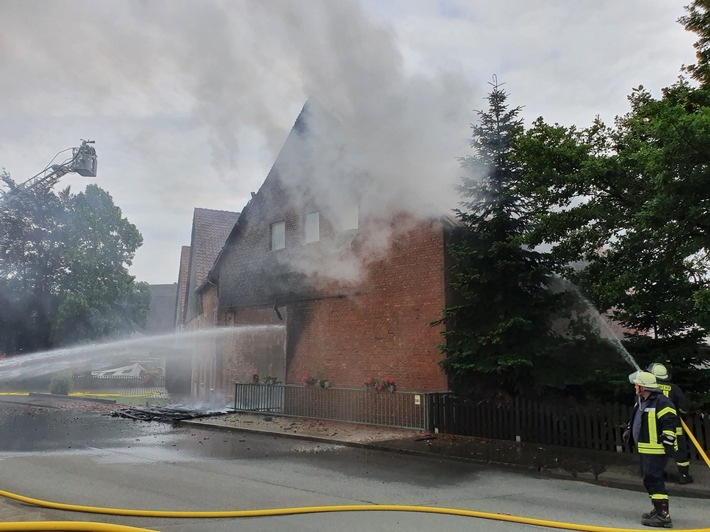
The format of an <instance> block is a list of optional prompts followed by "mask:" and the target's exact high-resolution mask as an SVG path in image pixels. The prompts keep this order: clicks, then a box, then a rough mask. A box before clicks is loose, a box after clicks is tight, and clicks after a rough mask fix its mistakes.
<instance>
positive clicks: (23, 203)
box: [0, 173, 150, 354]
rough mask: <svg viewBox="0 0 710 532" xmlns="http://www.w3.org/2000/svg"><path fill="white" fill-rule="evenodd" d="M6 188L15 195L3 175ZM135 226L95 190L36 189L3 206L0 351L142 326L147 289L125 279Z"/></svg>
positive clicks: (40, 346) (24, 349)
mask: <svg viewBox="0 0 710 532" xmlns="http://www.w3.org/2000/svg"><path fill="white" fill-rule="evenodd" d="M2 179H3V181H5V183H6V185H7V186H8V187H9V188H10V189H12V190H17V186H16V184H15V183H14V181H13V180H12V179H11V178H10V176H9V175H7V174H6V173H5V174H3V176H2ZM141 244H142V237H141V235H140V233H139V232H138V230H137V228H136V227H135V226H134V225H133V224H131V223H130V222H128V220H126V219H125V218H123V217H122V213H121V210H120V209H119V208H118V207H117V206H115V205H114V203H113V200H112V198H111V196H110V195H109V194H108V193H107V192H105V191H104V190H102V189H100V188H99V187H97V186H96V185H89V186H88V187H87V188H86V191H85V192H82V193H79V194H76V195H73V194H71V193H70V191H69V189H66V190H64V191H61V192H60V193H58V194H54V193H53V192H52V191H51V190H50V189H49V187H47V186H38V187H34V188H32V189H29V190H23V191H22V192H20V193H16V194H13V197H12V201H8V202H6V203H5V204H4V205H3V206H2V207H0V309H2V310H0V327H1V330H2V334H1V335H0V351H4V352H7V353H10V354H12V353H16V352H30V351H37V350H41V349H48V348H52V347H56V346H60V345H67V344H71V343H76V342H84V341H89V340H97V339H101V338H106V337H108V336H114V335H117V334H121V333H128V332H131V331H133V330H136V329H137V328H139V327H141V326H142V325H144V324H145V319H146V317H147V311H148V306H149V303H150V294H149V288H148V286H147V285H146V284H145V283H137V282H136V281H135V279H134V277H133V276H131V275H129V273H128V270H127V267H128V266H130V264H131V261H132V260H133V256H134V254H135V251H136V249H137V248H138V247H139V246H140V245H141Z"/></svg>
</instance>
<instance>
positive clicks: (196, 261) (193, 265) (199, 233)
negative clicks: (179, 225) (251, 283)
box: [185, 208, 239, 322]
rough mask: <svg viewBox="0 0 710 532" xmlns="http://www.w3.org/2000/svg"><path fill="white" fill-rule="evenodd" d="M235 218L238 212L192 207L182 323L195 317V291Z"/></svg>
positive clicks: (225, 238) (221, 245)
mask: <svg viewBox="0 0 710 532" xmlns="http://www.w3.org/2000/svg"><path fill="white" fill-rule="evenodd" d="M238 219H239V213H238V212H231V211H219V210H214V209H202V208H195V211H194V215H193V218H192V238H191V242H190V262H189V273H188V278H187V290H186V296H187V298H186V299H187V301H186V312H185V321H186V322H187V321H189V320H190V319H192V318H193V317H194V315H195V297H196V294H195V290H197V289H198V288H199V287H200V286H201V285H202V283H203V282H204V281H205V280H206V279H207V274H208V273H209V271H210V269H211V268H212V265H213V264H214V261H215V259H216V258H217V256H218V255H219V252H220V251H221V249H222V247H223V246H224V243H225V241H226V240H227V236H229V233H230V232H231V231H232V228H233V227H234V224H235V223H236V221H237V220H238Z"/></svg>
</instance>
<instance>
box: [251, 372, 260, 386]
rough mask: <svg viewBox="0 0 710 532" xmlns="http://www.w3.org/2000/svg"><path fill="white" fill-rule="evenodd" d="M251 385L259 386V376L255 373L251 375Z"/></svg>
mask: <svg viewBox="0 0 710 532" xmlns="http://www.w3.org/2000/svg"><path fill="white" fill-rule="evenodd" d="M251 383H252V384H259V374H258V373H257V372H256V371H255V372H254V373H252V374H251Z"/></svg>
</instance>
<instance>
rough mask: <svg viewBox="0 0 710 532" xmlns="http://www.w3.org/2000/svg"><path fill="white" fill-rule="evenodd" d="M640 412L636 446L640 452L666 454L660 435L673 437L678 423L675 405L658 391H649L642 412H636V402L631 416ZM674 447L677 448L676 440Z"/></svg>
mask: <svg viewBox="0 0 710 532" xmlns="http://www.w3.org/2000/svg"><path fill="white" fill-rule="evenodd" d="M637 414H640V415H641V416H642V417H641V430H640V432H639V436H638V441H637V442H636V448H637V450H638V452H639V453H640V454H666V450H665V448H664V447H663V443H661V435H662V434H668V435H670V436H672V437H673V438H675V436H676V427H677V426H678V424H679V421H678V415H677V413H676V409H675V405H674V404H673V403H672V402H671V400H670V399H668V397H666V396H665V395H663V394H662V393H660V392H651V395H650V396H649V397H648V399H647V400H646V408H645V409H644V411H643V412H638V402H637V403H636V406H635V407H634V413H633V416H632V417H631V419H632V421H633V419H634V416H636V415H637ZM675 447H676V449H677V447H678V442H677V441H676V444H675Z"/></svg>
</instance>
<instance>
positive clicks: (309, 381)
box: [301, 374, 318, 386]
mask: <svg viewBox="0 0 710 532" xmlns="http://www.w3.org/2000/svg"><path fill="white" fill-rule="evenodd" d="M301 382H302V383H303V385H304V386H315V385H316V383H317V382H318V379H316V378H315V377H314V376H313V375H308V374H305V375H303V376H302V377H301Z"/></svg>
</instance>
